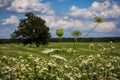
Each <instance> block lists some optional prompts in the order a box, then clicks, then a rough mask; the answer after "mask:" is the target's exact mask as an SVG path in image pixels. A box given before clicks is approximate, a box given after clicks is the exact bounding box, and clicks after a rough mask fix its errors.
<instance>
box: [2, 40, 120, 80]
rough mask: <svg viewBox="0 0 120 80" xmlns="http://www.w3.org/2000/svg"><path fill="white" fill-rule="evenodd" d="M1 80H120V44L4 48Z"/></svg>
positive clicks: (66, 43)
mask: <svg viewBox="0 0 120 80" xmlns="http://www.w3.org/2000/svg"><path fill="white" fill-rule="evenodd" d="M0 79H1V80H119V79H120V43H113V42H106V43H101V42H99V43H97V42H96V43H89V42H86V43H77V44H75V45H74V44H73V43H71V42H65V43H50V44H49V45H47V46H40V47H39V48H37V47H36V46H35V45H27V46H23V45H22V44H0Z"/></svg>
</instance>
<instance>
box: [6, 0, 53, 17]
mask: <svg viewBox="0 0 120 80" xmlns="http://www.w3.org/2000/svg"><path fill="white" fill-rule="evenodd" d="M7 10H9V11H14V12H17V13H24V12H30V11H36V12H40V13H41V14H47V15H53V14H54V11H53V10H52V9H51V8H50V3H44V4H43V3H41V2H40V1H39V0H14V1H13V2H12V3H11V6H10V7H8V8H7Z"/></svg>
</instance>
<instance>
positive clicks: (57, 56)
mask: <svg viewBox="0 0 120 80" xmlns="http://www.w3.org/2000/svg"><path fill="white" fill-rule="evenodd" d="M51 57H53V58H56V59H60V60H63V61H67V59H65V58H64V57H62V56H59V55H51Z"/></svg>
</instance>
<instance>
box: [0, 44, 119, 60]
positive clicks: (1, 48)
mask: <svg viewBox="0 0 120 80" xmlns="http://www.w3.org/2000/svg"><path fill="white" fill-rule="evenodd" d="M90 45H91V47H90ZM111 45H112V47H114V49H112V50H111ZM47 48H48V49H50V48H57V49H62V50H61V51H55V52H52V53H50V54H59V55H62V56H64V57H67V58H69V57H70V58H74V57H75V56H77V55H93V54H99V53H100V52H101V51H100V50H103V49H109V48H110V50H109V51H108V52H107V51H106V53H105V55H108V56H109V55H113V56H120V43H112V44H110V43H109V42H108V43H107V42H106V43H101V42H99V43H97V42H94V43H89V42H86V43H83V42H82V43H77V44H76V46H75V47H73V43H72V42H64V43H49V45H46V46H40V47H38V48H37V47H36V46H35V45H27V46H23V45H22V44H0V56H3V55H7V56H14V57H19V56H28V55H30V54H32V55H35V56H46V57H47V56H48V55H46V54H42V53H41V51H42V50H45V49H47ZM70 48H71V49H73V48H74V50H76V51H77V52H76V53H73V52H70V53H66V52H65V51H64V50H66V49H70ZM48 57H49V56H48Z"/></svg>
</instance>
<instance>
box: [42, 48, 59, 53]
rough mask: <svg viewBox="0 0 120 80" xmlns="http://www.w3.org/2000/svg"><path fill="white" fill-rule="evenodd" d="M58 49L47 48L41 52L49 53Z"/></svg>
mask: <svg viewBox="0 0 120 80" xmlns="http://www.w3.org/2000/svg"><path fill="white" fill-rule="evenodd" d="M56 50H59V49H52V48H51V49H45V50H43V51H42V52H41V53H43V54H48V53H51V52H54V51H56Z"/></svg>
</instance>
